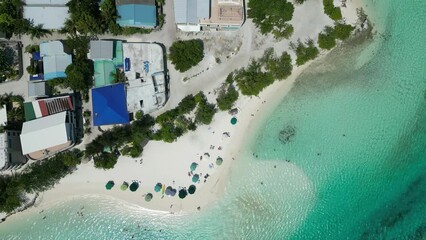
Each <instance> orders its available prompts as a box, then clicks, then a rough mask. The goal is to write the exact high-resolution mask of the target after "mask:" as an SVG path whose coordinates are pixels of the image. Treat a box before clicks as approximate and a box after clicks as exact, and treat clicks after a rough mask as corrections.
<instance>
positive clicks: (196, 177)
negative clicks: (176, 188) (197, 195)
mask: <svg viewBox="0 0 426 240" xmlns="http://www.w3.org/2000/svg"><path fill="white" fill-rule="evenodd" d="M199 179H200V176H199V175H198V174H194V176H192V182H193V183H196V182H198V180H199Z"/></svg>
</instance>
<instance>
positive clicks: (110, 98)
mask: <svg viewBox="0 0 426 240" xmlns="http://www.w3.org/2000/svg"><path fill="white" fill-rule="evenodd" d="M92 106H93V125H94V126H102V125H113V124H128V123H129V112H128V111H127V104H126V90H125V85H124V84H123V83H120V84H114V85H109V86H105V87H100V88H93V89H92Z"/></svg>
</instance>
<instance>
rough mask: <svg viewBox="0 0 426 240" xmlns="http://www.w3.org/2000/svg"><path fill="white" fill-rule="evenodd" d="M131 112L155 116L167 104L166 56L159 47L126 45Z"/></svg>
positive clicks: (128, 101) (126, 69) (125, 56)
mask: <svg viewBox="0 0 426 240" xmlns="http://www.w3.org/2000/svg"><path fill="white" fill-rule="evenodd" d="M123 55H124V65H125V66H124V73H125V75H126V78H127V81H128V83H127V90H126V91H127V110H128V111H129V112H137V111H140V110H142V111H143V112H144V113H151V112H153V111H155V110H157V109H160V108H161V107H163V106H164V104H165V103H166V74H165V67H164V52H163V49H162V47H161V46H160V45H159V44H156V43H123Z"/></svg>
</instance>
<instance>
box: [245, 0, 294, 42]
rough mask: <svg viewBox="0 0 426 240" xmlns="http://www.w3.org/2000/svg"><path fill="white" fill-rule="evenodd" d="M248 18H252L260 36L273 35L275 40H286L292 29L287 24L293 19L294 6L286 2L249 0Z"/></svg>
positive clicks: (284, 0)
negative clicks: (283, 38) (282, 38)
mask: <svg viewBox="0 0 426 240" xmlns="http://www.w3.org/2000/svg"><path fill="white" fill-rule="evenodd" d="M248 8H249V9H248V11H247V13H248V17H249V18H253V22H254V23H255V24H256V27H258V28H259V29H260V32H261V33H262V34H267V33H273V34H274V36H275V37H276V38H281V37H285V38H288V37H289V36H290V35H291V34H292V33H293V27H292V26H291V25H290V24H288V23H287V22H288V21H290V20H291V19H292V18H293V13H294V6H293V4H292V3H290V2H287V1H286V0H280V1H276V0H250V1H249V2H248Z"/></svg>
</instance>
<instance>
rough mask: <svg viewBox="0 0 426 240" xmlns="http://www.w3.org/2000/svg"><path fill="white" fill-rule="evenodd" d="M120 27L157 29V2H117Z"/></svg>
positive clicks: (137, 0)
mask: <svg viewBox="0 0 426 240" xmlns="http://www.w3.org/2000/svg"><path fill="white" fill-rule="evenodd" d="M116 6H117V13H118V15H119V16H120V18H119V19H117V23H118V25H120V26H122V27H143V28H155V26H157V7H156V6H155V0H117V1H116Z"/></svg>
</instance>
